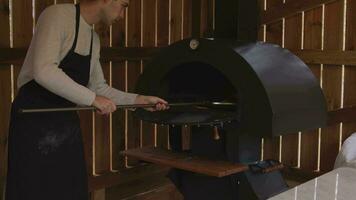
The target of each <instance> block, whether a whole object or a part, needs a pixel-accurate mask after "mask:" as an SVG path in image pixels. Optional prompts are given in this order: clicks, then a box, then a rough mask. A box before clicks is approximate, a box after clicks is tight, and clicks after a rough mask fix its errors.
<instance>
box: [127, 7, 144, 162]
mask: <svg viewBox="0 0 356 200" xmlns="http://www.w3.org/2000/svg"><path fill="white" fill-rule="evenodd" d="M127 38H128V44H127V45H128V47H139V46H140V45H141V0H132V1H130V6H129V7H128V35H127ZM140 73H141V62H137V61H129V62H128V69H127V77H128V80H127V82H128V92H134V90H135V83H136V81H137V79H138V77H139V75H140ZM127 137H128V149H131V148H138V147H140V142H141V141H140V140H141V123H140V121H139V120H138V119H136V118H134V116H133V114H132V113H131V112H129V113H128V135H127ZM136 163H137V161H135V160H134V159H128V165H130V166H133V165H135V164H136Z"/></svg>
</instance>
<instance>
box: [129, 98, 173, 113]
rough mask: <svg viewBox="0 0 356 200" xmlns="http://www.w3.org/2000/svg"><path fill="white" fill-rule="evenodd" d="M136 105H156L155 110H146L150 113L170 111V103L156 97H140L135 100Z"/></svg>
mask: <svg viewBox="0 0 356 200" xmlns="http://www.w3.org/2000/svg"><path fill="white" fill-rule="evenodd" d="M135 104H156V107H155V108H145V110H148V111H157V110H166V109H169V106H168V105H167V104H168V102H167V101H165V100H163V99H161V98H158V97H154V96H144V95H138V96H137V97H136V100H135Z"/></svg>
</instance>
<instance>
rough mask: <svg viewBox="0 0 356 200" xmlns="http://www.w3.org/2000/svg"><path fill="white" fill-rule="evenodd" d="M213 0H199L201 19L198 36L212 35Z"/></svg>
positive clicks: (206, 36) (207, 36)
mask: <svg viewBox="0 0 356 200" xmlns="http://www.w3.org/2000/svg"><path fill="white" fill-rule="evenodd" d="M213 6H214V1H213V0H201V17H200V19H201V21H200V36H201V37H205V38H209V37H213V32H214V30H213V29H214V25H213V22H214V20H213V17H214V10H213Z"/></svg>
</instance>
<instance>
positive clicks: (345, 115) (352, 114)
mask: <svg viewBox="0 0 356 200" xmlns="http://www.w3.org/2000/svg"><path fill="white" fill-rule="evenodd" d="M355 121H356V106H352V107H347V108H341V109H338V110H333V111H329V112H328V121H327V124H328V125H329V126H330V125H334V124H338V123H348V122H355Z"/></svg>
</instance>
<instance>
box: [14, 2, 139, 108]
mask: <svg viewBox="0 0 356 200" xmlns="http://www.w3.org/2000/svg"><path fill="white" fill-rule="evenodd" d="M91 32H92V26H90V25H89V24H87V23H86V21H85V20H84V18H82V17H80V25H79V32H78V40H77V46H76V48H75V52H76V53H78V54H81V55H89V54H90V52H89V50H90V42H91ZM93 32H94V34H93V38H94V41H93V51H92V58H91V66H90V78H89V84H88V85H87V87H84V86H82V85H80V84H77V83H76V82H75V81H73V80H72V79H71V78H70V77H69V76H67V75H66V74H65V73H64V72H63V71H62V69H60V68H59V67H58V66H59V63H60V62H61V60H62V59H63V58H64V57H65V56H66V54H67V53H68V51H69V50H70V49H71V47H72V44H73V42H74V37H75V6H74V4H58V5H53V6H50V7H48V8H46V9H45V10H44V11H43V12H42V14H41V15H40V17H39V19H38V22H37V25H36V29H35V34H34V36H33V38H32V41H31V44H30V47H29V49H28V51H27V55H26V58H25V61H24V64H23V66H22V68H21V71H20V74H19V77H18V80H17V86H18V88H20V87H21V86H23V85H24V84H26V83H27V82H29V81H31V80H33V79H34V80H35V81H36V82H37V83H39V84H40V85H41V86H43V87H44V88H46V89H47V90H49V91H51V92H53V93H55V94H57V95H59V96H61V97H63V98H65V99H67V100H69V101H71V102H73V103H76V104H78V105H91V104H92V103H93V101H94V99H95V96H96V95H100V96H105V97H107V98H110V99H111V100H113V101H114V102H115V103H116V104H133V103H134V101H135V99H136V96H137V94H133V93H127V92H122V91H119V90H117V89H114V88H112V87H110V86H109V85H108V84H107V83H106V81H105V79H104V76H103V71H102V68H101V64H100V61H99V58H100V40H99V37H98V35H97V34H96V33H95V31H93Z"/></svg>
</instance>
